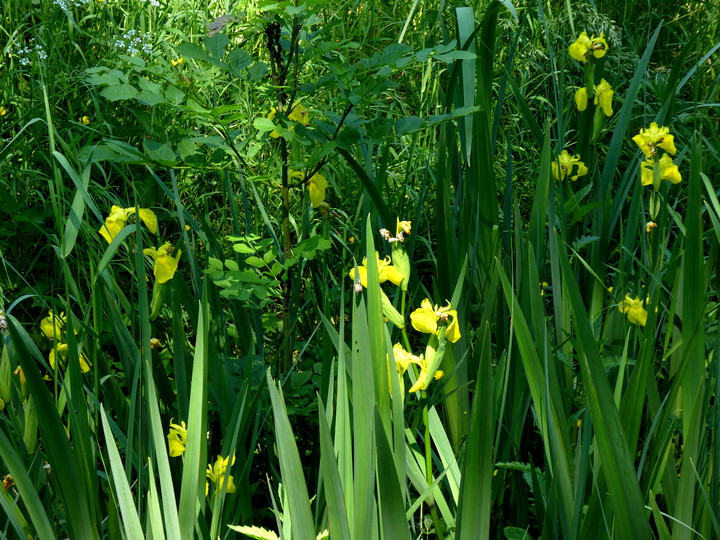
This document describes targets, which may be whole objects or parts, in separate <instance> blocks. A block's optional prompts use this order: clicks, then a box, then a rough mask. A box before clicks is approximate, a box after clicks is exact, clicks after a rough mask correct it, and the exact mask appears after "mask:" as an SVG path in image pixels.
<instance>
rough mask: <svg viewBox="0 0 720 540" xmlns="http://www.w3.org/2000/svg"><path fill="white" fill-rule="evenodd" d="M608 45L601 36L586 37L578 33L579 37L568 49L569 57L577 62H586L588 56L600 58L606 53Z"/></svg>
mask: <svg viewBox="0 0 720 540" xmlns="http://www.w3.org/2000/svg"><path fill="white" fill-rule="evenodd" d="M607 49H608V44H607V41H605V38H604V37H603V35H602V34H600V37H595V36H593V37H588V35H587V33H585V32H580V36H579V37H578V38H577V39H576V40H575V43H573V44H572V45H570V48H569V49H568V51H569V53H570V56H571V57H573V58H574V59H575V60H577V61H578V62H583V63H585V62H587V61H588V59H589V58H590V56H591V55H592V56H594V57H595V58H602V57H603V56H605V53H606V52H607Z"/></svg>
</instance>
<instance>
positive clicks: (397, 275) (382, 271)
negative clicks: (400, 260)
mask: <svg viewBox="0 0 720 540" xmlns="http://www.w3.org/2000/svg"><path fill="white" fill-rule="evenodd" d="M375 259H376V261H377V267H378V278H379V280H380V283H385V282H386V281H392V282H393V283H394V284H395V285H400V284H401V283H402V280H403V279H405V276H404V275H403V274H402V273H401V272H400V271H398V269H397V268H395V267H394V266H393V265H392V263H391V261H390V256H386V257H385V258H384V259H382V260H381V259H380V254H379V253H378V252H377V251H376V252H375ZM358 272H359V274H360V283H361V284H362V286H363V287H367V257H365V258H364V259H363V263H362V266H358ZM348 275H349V276H350V278H351V279H353V280H354V279H355V268H351V269H350V272H349V273H348Z"/></svg>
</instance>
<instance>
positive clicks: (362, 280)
mask: <svg viewBox="0 0 720 540" xmlns="http://www.w3.org/2000/svg"><path fill="white" fill-rule="evenodd" d="M375 261H376V264H377V269H378V281H379V282H380V283H384V282H386V281H391V282H392V283H394V284H395V285H398V286H400V285H401V284H402V283H403V282H404V280H405V275H404V274H403V273H402V272H400V271H399V270H398V269H397V268H396V267H395V266H394V265H393V264H392V262H391V260H390V257H389V256H386V257H385V258H383V259H380V255H379V254H378V252H377V251H376V252H375ZM367 272H368V269H367V257H365V258H364V259H363V263H362V266H358V267H357V274H356V273H355V268H351V269H350V271H349V272H348V275H349V276H350V278H351V279H352V280H353V281H354V282H355V290H356V292H362V288H363V287H365V288H367V284H368V283H367V276H368V273H367ZM380 297H381V300H382V307H383V315H385V317H387V318H388V320H389V321H390V322H391V323H393V324H394V325H395V326H397V327H398V328H405V318H404V317H403V315H402V314H401V313H400V312H399V311H398V310H397V309H395V306H393V305H392V302H390V299H389V298H388V297H387V295H386V294H385V292H384V291H380Z"/></svg>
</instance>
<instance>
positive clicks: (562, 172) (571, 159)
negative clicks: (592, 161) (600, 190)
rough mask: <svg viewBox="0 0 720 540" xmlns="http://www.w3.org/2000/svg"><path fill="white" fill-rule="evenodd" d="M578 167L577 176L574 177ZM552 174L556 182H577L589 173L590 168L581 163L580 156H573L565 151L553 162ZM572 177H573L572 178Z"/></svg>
mask: <svg viewBox="0 0 720 540" xmlns="http://www.w3.org/2000/svg"><path fill="white" fill-rule="evenodd" d="M574 167H577V174H574V175H573V168H574ZM552 173H553V176H554V177H555V180H565V178H567V177H568V176H570V180H573V181H574V180H577V179H578V178H579V177H580V176H585V175H586V174H587V173H588V168H587V167H586V166H585V164H584V163H583V162H582V161H580V156H571V155H570V154H569V153H568V151H567V150H563V151H562V152H561V153H560V155H559V156H558V158H557V159H556V160H555V161H553V162H552ZM571 175H572V176H571Z"/></svg>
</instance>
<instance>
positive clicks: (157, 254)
mask: <svg viewBox="0 0 720 540" xmlns="http://www.w3.org/2000/svg"><path fill="white" fill-rule="evenodd" d="M172 252H173V247H172V246H171V245H170V243H169V242H165V243H164V244H163V245H162V246H161V247H159V248H158V249H155V248H147V249H143V253H144V254H145V255H149V256H150V257H152V258H153V259H155V267H154V274H155V279H156V280H157V282H158V283H166V282H168V281H170V280H171V279H172V278H173V276H174V275H175V271H176V270H177V267H178V263H179V262H180V255H181V254H182V251H181V250H179V249H178V250H177V255H175V256H174V257H173V256H172Z"/></svg>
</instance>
